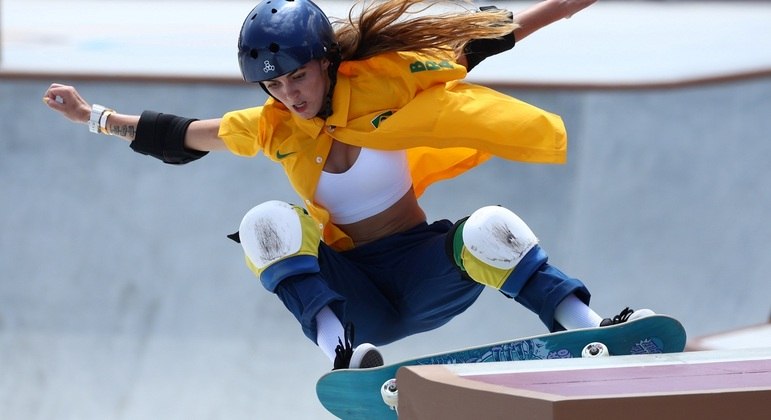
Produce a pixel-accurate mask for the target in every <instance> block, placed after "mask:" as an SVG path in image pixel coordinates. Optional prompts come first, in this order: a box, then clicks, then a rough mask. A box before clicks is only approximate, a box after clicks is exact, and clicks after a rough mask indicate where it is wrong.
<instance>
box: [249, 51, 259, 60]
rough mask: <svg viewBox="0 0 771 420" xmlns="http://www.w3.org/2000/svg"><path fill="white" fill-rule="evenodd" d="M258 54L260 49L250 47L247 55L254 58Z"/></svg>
mask: <svg viewBox="0 0 771 420" xmlns="http://www.w3.org/2000/svg"><path fill="white" fill-rule="evenodd" d="M259 55H260V51H259V50H258V49H257V48H252V49H251V50H249V57H252V58H254V59H256V58H257V56H259Z"/></svg>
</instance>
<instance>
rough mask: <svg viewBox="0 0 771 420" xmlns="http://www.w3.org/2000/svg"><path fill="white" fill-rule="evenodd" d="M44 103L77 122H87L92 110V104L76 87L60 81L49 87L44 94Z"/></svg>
mask: <svg viewBox="0 0 771 420" xmlns="http://www.w3.org/2000/svg"><path fill="white" fill-rule="evenodd" d="M43 103H45V104H46V105H47V106H48V107H49V108H51V109H53V110H55V111H58V112H61V113H62V114H64V116H65V117H66V118H67V119H69V120H71V121H75V122H87V121H88V118H89V114H90V110H91V106H90V105H89V104H88V103H87V102H86V101H85V100H84V99H83V98H82V97H81V96H80V94H78V91H77V90H76V89H75V88H74V87H72V86H67V85H62V84H59V83H53V84H51V86H49V87H48V89H47V90H46V92H45V94H43Z"/></svg>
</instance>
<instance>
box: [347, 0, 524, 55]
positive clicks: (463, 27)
mask: <svg viewBox="0 0 771 420" xmlns="http://www.w3.org/2000/svg"><path fill="white" fill-rule="evenodd" d="M418 5H419V6H418ZM470 5H471V3H470V2H469V1H464V0H434V1H421V0H372V1H369V2H367V3H366V4H364V3H362V2H358V1H357V2H356V4H354V6H353V7H352V8H351V10H350V12H349V14H348V18H347V19H341V20H336V21H334V22H333V24H334V26H335V34H336V36H337V42H338V43H339V45H340V53H341V58H342V60H363V59H365V58H369V57H372V56H375V55H378V54H383V53H387V52H395V51H419V52H429V51H436V50H442V51H453V52H454V53H455V54H456V56H460V54H462V51H463V48H464V46H465V45H466V43H468V41H470V40H472V39H481V38H498V37H502V36H504V35H507V34H509V33H511V32H512V31H513V30H514V29H515V28H517V25H516V24H515V23H513V22H512V19H511V13H510V12H508V11H505V10H485V11H471V10H469V6H470ZM358 6H361V13H360V14H359V15H358V16H356V17H354V16H353V13H354V9H356V8H357V7H358ZM434 6H447V7H453V8H455V9H458V8H459V7H460V8H461V10H457V11H448V12H442V13H438V14H427V13H426V12H427V11H428V9H430V8H432V7H434Z"/></svg>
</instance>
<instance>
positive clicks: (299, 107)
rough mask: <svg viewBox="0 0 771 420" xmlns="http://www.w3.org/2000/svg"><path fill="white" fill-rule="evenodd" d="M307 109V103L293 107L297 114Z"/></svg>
mask: <svg viewBox="0 0 771 420" xmlns="http://www.w3.org/2000/svg"><path fill="white" fill-rule="evenodd" d="M307 107H308V102H306V101H303V102H300V103H299V104H294V105H292V108H294V110H295V111H297V112H303V111H305V109H306V108H307Z"/></svg>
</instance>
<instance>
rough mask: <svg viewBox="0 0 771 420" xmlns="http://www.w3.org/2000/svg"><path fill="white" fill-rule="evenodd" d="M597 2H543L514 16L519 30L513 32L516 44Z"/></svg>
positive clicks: (585, 0) (555, 0)
mask: <svg viewBox="0 0 771 420" xmlns="http://www.w3.org/2000/svg"><path fill="white" fill-rule="evenodd" d="M596 2H597V0H545V1H541V2H539V3H536V4H534V5H533V6H530V7H528V8H527V9H525V10H523V11H521V12H519V13H516V14H515V15H514V22H516V23H518V24H519V28H517V29H515V30H514V37H515V38H516V40H517V42H519V41H521V40H523V39H524V38H525V37H527V36H528V35H530V34H532V33H533V32H535V31H537V30H539V29H541V28H543V27H545V26H547V25H549V24H552V23H554V22H556V21H558V20H560V19H565V18H569V17H571V16H573V15H574V14H576V13H578V12H580V11H581V10H583V9H585V8H587V7H589V6H591V5H592V4H594V3H596Z"/></svg>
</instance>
